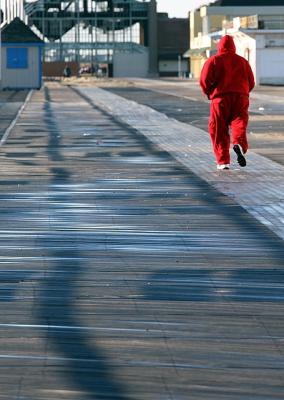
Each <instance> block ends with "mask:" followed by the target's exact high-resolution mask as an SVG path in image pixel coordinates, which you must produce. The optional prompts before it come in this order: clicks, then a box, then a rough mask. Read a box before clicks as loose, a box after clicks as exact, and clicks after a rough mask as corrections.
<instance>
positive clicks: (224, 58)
mask: <svg viewBox="0 0 284 400" xmlns="http://www.w3.org/2000/svg"><path fill="white" fill-rule="evenodd" d="M199 83H200V86H201V88H202V90H203V92H204V93H205V94H206V95H207V96H208V98H209V99H211V100H212V99H214V98H215V97H221V96H223V95H226V94H230V93H242V94H244V95H247V96H248V95H249V92H250V91H251V90H252V89H253V88H254V85H255V83H254V76H253V73H252V70H251V67H250V65H249V63H248V61H247V60H246V59H245V58H243V57H241V56H238V55H237V54H236V46H235V43H234V40H233V38H232V37H231V36H229V35H226V36H224V37H222V39H221V40H220V42H219V43H218V53H217V55H215V56H212V57H210V58H209V59H208V60H207V61H206V63H205V64H204V66H203V69H202V72H201V77H200V82H199Z"/></svg>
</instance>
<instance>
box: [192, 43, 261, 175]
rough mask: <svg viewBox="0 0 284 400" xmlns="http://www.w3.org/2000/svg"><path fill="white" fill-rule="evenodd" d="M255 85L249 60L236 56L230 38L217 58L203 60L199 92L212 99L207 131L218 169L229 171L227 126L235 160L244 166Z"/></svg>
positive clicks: (219, 45)
mask: <svg viewBox="0 0 284 400" xmlns="http://www.w3.org/2000/svg"><path fill="white" fill-rule="evenodd" d="M254 85H255V82H254V76H253V72H252V70H251V67H250V65H249V63H248V61H247V60H246V59H245V58H243V57H241V56H239V55H237V54H236V46H235V44H234V40H233V38H232V37H231V36H229V35H225V36H224V37H222V39H221V40H220V42H219V43H218V53H217V55H215V56H212V57H210V58H209V59H208V60H207V61H206V63H205V64H204V66H203V69H202V72H201V77H200V86H201V88H202V91H203V92H204V93H205V94H206V95H207V97H208V99H210V100H211V106H210V118H209V124H208V130H209V134H210V136H211V140H212V144H213V150H214V153H215V156H216V160H217V169H218V170H224V169H229V168H230V142H231V140H230V133H229V128H230V127H231V131H232V143H233V150H234V151H235V153H236V155H237V161H238V163H239V165H240V166H241V167H245V166H246V159H245V154H246V152H247V150H248V141H247V134H246V130H247V125H248V108H249V93H250V92H251V90H252V89H253V88H254Z"/></svg>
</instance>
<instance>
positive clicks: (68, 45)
mask: <svg viewBox="0 0 284 400" xmlns="http://www.w3.org/2000/svg"><path fill="white" fill-rule="evenodd" d="M1 8H2V12H3V19H4V20H5V21H7V22H10V21H11V20H12V19H13V17H15V16H20V18H22V19H23V20H24V21H25V22H26V23H28V24H29V26H30V27H31V28H32V29H33V30H34V32H35V33H36V34H37V35H38V36H39V37H41V39H42V40H43V41H44V43H45V50H44V55H43V57H44V59H43V61H44V64H45V66H46V65H49V69H51V70H53V71H54V70H55V69H56V66H58V65H61V66H62V65H63V64H66V63H70V64H73V65H77V67H78V68H79V67H80V66H82V65H84V64H89V65H92V66H94V67H96V66H98V65H102V64H104V65H107V66H108V73H109V75H110V76H112V75H113V71H114V70H115V61H116V59H118V60H119V63H120V69H119V71H120V74H123V71H124V72H125V75H126V76H127V75H128V76H129V75H133V76H135V73H136V71H135V68H134V66H135V65H137V68H138V67H139V68H138V70H137V74H138V75H140V76H141V75H146V74H147V75H149V74H152V75H155V74H157V72H158V58H157V12H156V1H155V0H140V1H137V0H2V5H1ZM123 61H124V66H123V68H121V63H123ZM141 65H144V69H143V68H142V69H141ZM52 66H53V67H52ZM130 67H131V68H130ZM47 69H48V68H47ZM130 69H131V71H130Z"/></svg>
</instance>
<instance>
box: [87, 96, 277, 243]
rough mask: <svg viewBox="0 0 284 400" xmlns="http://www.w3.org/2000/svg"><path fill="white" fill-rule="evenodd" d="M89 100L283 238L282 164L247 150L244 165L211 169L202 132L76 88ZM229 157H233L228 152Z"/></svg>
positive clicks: (212, 162) (208, 145)
mask: <svg viewBox="0 0 284 400" xmlns="http://www.w3.org/2000/svg"><path fill="white" fill-rule="evenodd" d="M80 90H81V92H82V93H84V94H86V95H87V96H89V98H90V99H91V100H92V102H93V103H94V104H97V105H100V106H101V107H103V108H104V109H105V110H107V111H108V112H109V113H111V114H112V115H114V116H115V117H117V118H120V119H121V120H123V121H124V122H126V123H127V124H129V125H130V126H132V127H134V128H135V129H137V130H138V131H139V132H141V133H143V134H144V135H145V136H147V137H148V138H149V139H150V140H151V141H153V142H154V143H156V144H158V145H160V146H161V147H162V148H163V149H164V150H166V151H169V152H170V153H171V154H173V155H174V156H175V158H176V159H177V160H179V161H180V162H182V164H183V165H185V166H186V167H187V168H189V169H190V170H191V171H193V172H194V173H195V174H196V175H197V176H199V177H201V178H202V179H204V180H205V181H207V182H208V183H210V184H211V185H212V186H214V187H215V188H216V189H218V190H220V191H221V192H222V193H224V194H226V195H228V196H230V197H232V198H233V199H234V200H235V201H236V202H237V203H238V204H240V205H241V206H243V207H244V208H245V209H246V210H247V211H249V212H250V213H251V214H252V215H253V216H254V217H256V218H257V219H258V220H259V221H260V222H261V223H263V224H265V225H266V226H268V227H269V228H270V229H272V230H273V231H274V232H275V233H277V234H278V235H279V236H280V237H281V238H282V239H284V166H282V165H280V164H278V163H275V162H273V161H271V160H269V159H268V158H266V157H263V156H261V155H258V154H256V153H254V152H250V154H249V156H248V167H247V168H244V169H240V168H239V166H238V165H237V164H235V165H234V164H233V169H231V170H230V171H228V172H227V171H226V172H225V173H224V171H222V172H220V171H219V172H217V171H216V167H215V159H214V156H213V154H212V149H211V143H210V140H209V138H208V133H207V132H205V131H203V130H201V129H199V128H196V127H194V126H192V125H188V124H184V123H181V122H179V121H176V120H173V119H169V118H168V117H167V116H166V115H165V114H162V113H159V112H157V111H155V110H153V109H152V108H149V107H147V106H144V105H141V104H137V103H136V102H133V101H130V100H127V99H124V98H122V97H120V96H117V95H115V94H113V93H109V92H106V91H103V90H101V89H98V88H95V89H94V88H86V89H80ZM231 158H232V159H233V158H235V157H234V155H233V154H232V155H231Z"/></svg>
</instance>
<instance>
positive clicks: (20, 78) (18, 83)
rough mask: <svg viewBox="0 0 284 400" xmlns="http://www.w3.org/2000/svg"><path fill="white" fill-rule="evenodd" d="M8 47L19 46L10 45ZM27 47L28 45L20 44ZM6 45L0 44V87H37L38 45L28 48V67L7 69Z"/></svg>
mask: <svg viewBox="0 0 284 400" xmlns="http://www.w3.org/2000/svg"><path fill="white" fill-rule="evenodd" d="M8 47H15V48H17V47H20V46H13V45H12V44H11V46H8ZM21 47H28V46H21ZM6 49H7V47H6V46H3V45H2V49H1V55H2V57H1V65H2V80H1V87H2V88H9V89H13V88H19V89H24V88H38V86H39V65H38V64H39V55H38V52H39V49H38V47H29V48H28V68H25V69H22V68H21V69H13V68H12V69H11V68H9V69H7V52H6Z"/></svg>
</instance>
